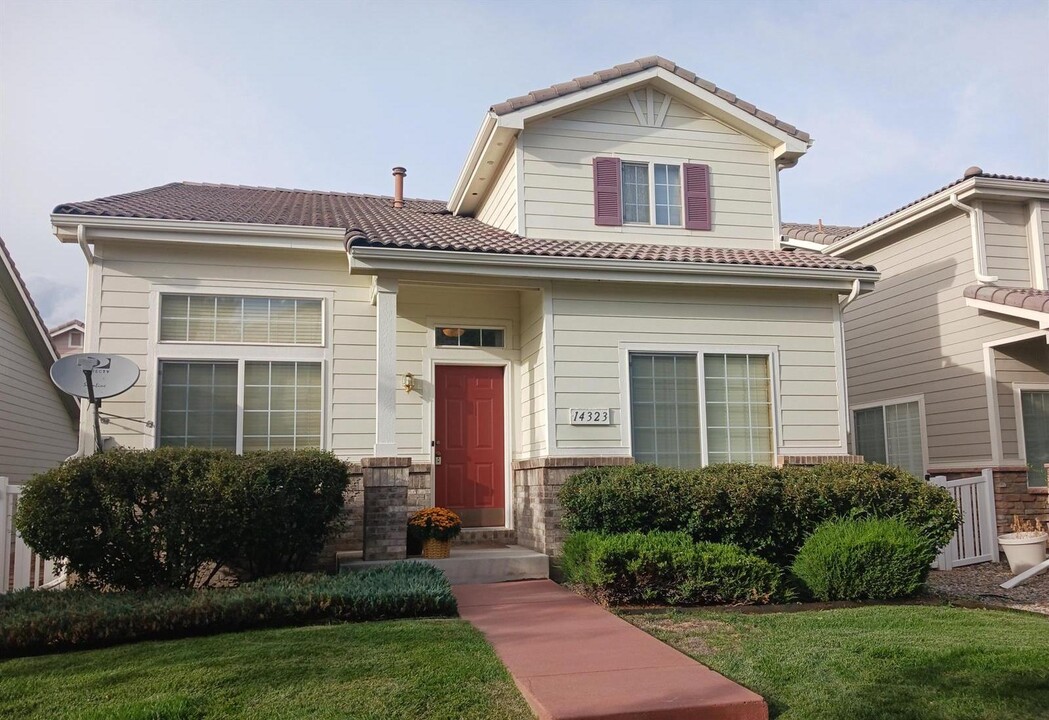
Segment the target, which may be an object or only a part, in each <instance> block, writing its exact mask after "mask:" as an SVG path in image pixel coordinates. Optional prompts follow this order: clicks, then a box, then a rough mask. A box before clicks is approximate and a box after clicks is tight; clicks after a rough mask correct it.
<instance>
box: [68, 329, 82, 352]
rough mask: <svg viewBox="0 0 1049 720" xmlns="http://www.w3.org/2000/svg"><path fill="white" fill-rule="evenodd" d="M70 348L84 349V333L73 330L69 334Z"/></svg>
mask: <svg viewBox="0 0 1049 720" xmlns="http://www.w3.org/2000/svg"><path fill="white" fill-rule="evenodd" d="M69 347H71V348H78V347H84V333H82V332H80V331H79V330H73V331H72V332H70V333H69Z"/></svg>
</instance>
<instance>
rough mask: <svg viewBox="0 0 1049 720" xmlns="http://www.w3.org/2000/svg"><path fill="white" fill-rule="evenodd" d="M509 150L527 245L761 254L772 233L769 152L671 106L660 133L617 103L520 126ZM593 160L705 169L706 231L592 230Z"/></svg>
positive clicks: (621, 100) (626, 104)
mask: <svg viewBox="0 0 1049 720" xmlns="http://www.w3.org/2000/svg"><path fill="white" fill-rule="evenodd" d="M643 92H644V91H643V90H642V93H643ZM660 97H661V96H660ZM660 102H661V101H660ZM659 105H660V103H656V105H655V106H656V108H658V107H659ZM518 148H519V152H521V153H522V160H523V163H524V188H523V193H524V200H523V202H524V204H525V206H524V211H525V228H523V232H522V234H524V235H527V236H528V237H532V238H543V239H558V240H590V241H612V242H617V241H618V242H648V243H660V244H664V245H706V246H717V247H747V248H771V247H772V246H773V241H774V237H775V236H776V235H777V234H778V229H775V227H774V226H775V221H774V220H773V215H774V213H773V198H774V197H775V195H776V189H775V183H776V177H775V175H774V173H773V171H772V164H771V151H770V150H769V149H768V148H766V147H765V146H763V145H761V144H760V143H758V142H757V141H756V140H753V139H752V138H749V137H747V136H746V135H742V134H741V133H739V132H738V131H736V130H733V129H731V128H729V127H728V126H726V125H723V124H721V123H720V122H718V121H716V120H714V119H713V118H711V117H709V116H707V115H704V114H703V113H701V112H698V111H696V110H693V109H692V108H690V107H687V106H686V105H684V104H683V103H681V102H679V101H678V100H676V99H675V100H673V101H672V102H671V105H670V110H669V111H668V113H667V116H666V119H665V122H664V124H663V126H662V127H643V126H641V125H639V123H638V120H637V116H636V115H635V114H634V110H633V108H632V106H631V104H630V100H629V98H628V96H627V95H626V94H623V95H619V96H617V97H614V98H612V99H610V100H606V101H604V102H601V103H598V104H596V105H593V106H591V107H587V108H582V109H579V110H574V111H572V112H568V113H565V114H564V115H560V116H557V117H554V118H551V119H548V120H543V121H540V122H536V123H535V124H532V125H529V126H528V127H527V128H526V129H525V130H524V131H522V134H521V137H520V139H519V141H518ZM600 155H617V156H619V157H621V158H623V159H624V160H628V161H629V160H645V161H648V162H656V163H671V164H678V163H682V162H693V163H704V164H708V165H710V169H711V205H712V212H713V228H712V229H711V230H710V231H704V232H697V231H687V230H684V229H682V228H680V227H657V226H646V225H626V226H622V227H607V226H598V225H595V224H594V180H593V158H594V157H595V156H600Z"/></svg>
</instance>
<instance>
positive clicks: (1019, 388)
mask: <svg viewBox="0 0 1049 720" xmlns="http://www.w3.org/2000/svg"><path fill="white" fill-rule="evenodd" d="M1031 390H1033V391H1035V392H1049V383H1013V411H1014V412H1015V414H1016V455H1017V457H1019V458H1020V460H1022V461H1023V463H1024V465H1026V464H1027V438H1026V437H1025V435H1024V417H1023V406H1022V405H1021V399H1020V394H1021V393H1022V392H1024V391H1031ZM1027 487H1028V489H1031V490H1038V491H1045V492H1049V490H1047V489H1046V488H1047V487H1049V486H1046V487H1042V486H1041V485H1028V486H1027Z"/></svg>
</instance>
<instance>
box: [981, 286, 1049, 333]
mask: <svg viewBox="0 0 1049 720" xmlns="http://www.w3.org/2000/svg"><path fill="white" fill-rule="evenodd" d="M1002 289H1003V290H1008V289H1009V288H1002ZM965 304H966V305H968V306H969V307H971V308H976V309H977V310H983V311H984V312H990V313H996V314H998V315H1008V316H1009V317H1014V318H1021V319H1023V320H1032V321H1034V322H1036V323H1038V329H1039V330H1049V313H1044V312H1038V311H1037V310H1027V309H1026V308H1018V307H1012V306H1011V305H999V304H998V303H993V302H987V301H986V300H976V299H974V298H965Z"/></svg>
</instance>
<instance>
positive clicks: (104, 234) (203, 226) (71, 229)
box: [51, 214, 346, 250]
mask: <svg viewBox="0 0 1049 720" xmlns="http://www.w3.org/2000/svg"><path fill="white" fill-rule="evenodd" d="M51 225H52V228H53V231H54V234H55V237H57V238H58V239H59V240H60V241H62V242H64V243H72V242H76V241H77V227H78V226H80V225H83V226H84V228H85V230H86V233H85V235H86V239H87V242H89V243H91V242H94V241H95V240H139V241H142V240H145V241H157V242H180V243H196V244H203V245H236V246H244V247H259V248H279V249H295V250H343V241H344V240H345V238H346V231H345V230H344V229H343V228H323V227H310V226H305V225H262V224H254V223H222V222H203V221H199V220H157V219H152V218H124V217H99V216H94V215H58V214H55V215H52V216H51Z"/></svg>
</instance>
